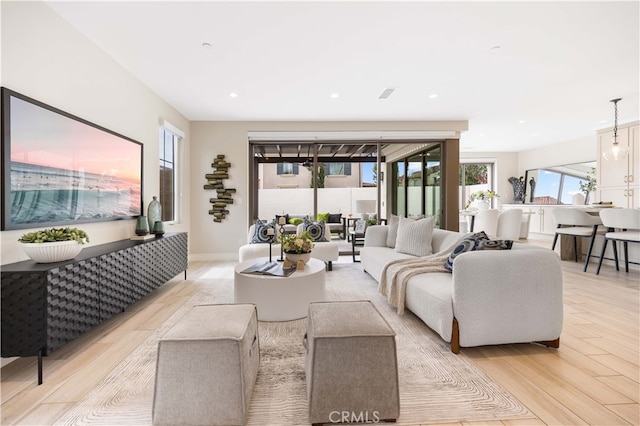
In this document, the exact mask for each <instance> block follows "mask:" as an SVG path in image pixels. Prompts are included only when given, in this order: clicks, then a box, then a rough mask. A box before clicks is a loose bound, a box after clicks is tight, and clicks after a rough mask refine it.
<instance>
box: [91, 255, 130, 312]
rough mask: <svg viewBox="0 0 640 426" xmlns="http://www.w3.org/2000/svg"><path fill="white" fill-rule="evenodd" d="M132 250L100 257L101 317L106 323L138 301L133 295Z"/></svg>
mask: <svg viewBox="0 0 640 426" xmlns="http://www.w3.org/2000/svg"><path fill="white" fill-rule="evenodd" d="M132 251H133V249H132V248H127V249H124V250H119V251H115V252H112V253H108V254H105V255H104V256H100V257H99V265H100V316H101V319H102V320H103V321H104V320H106V319H109V318H111V317H112V316H113V315H115V314H117V313H120V312H122V311H124V309H125V308H126V307H127V306H129V305H130V304H132V303H133V302H134V301H136V298H135V297H134V293H133V289H132V287H133V271H132V270H131V265H132V264H131V262H132V260H133V255H132Z"/></svg>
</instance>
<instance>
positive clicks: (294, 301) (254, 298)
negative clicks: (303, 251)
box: [233, 257, 325, 321]
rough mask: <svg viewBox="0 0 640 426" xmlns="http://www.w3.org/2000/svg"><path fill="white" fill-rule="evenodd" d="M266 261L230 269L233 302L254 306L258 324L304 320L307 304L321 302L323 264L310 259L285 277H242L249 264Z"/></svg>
mask: <svg viewBox="0 0 640 426" xmlns="http://www.w3.org/2000/svg"><path fill="white" fill-rule="evenodd" d="M267 260H268V259H267V258H264V257H261V258H258V259H250V260H246V261H244V262H241V263H239V264H237V265H236V267H235V268H234V283H233V294H234V300H235V303H255V305H256V307H257V309H258V320H260V321H291V320H294V319H299V318H304V317H306V316H307V313H308V311H309V303H311V302H322V301H324V300H325V282H324V274H325V272H324V271H325V265H324V262H322V261H320V260H318V259H314V258H311V259H309V262H307V264H306V265H305V268H304V270H302V271H295V272H294V273H293V274H291V275H289V276H288V277H274V276H272V275H261V274H243V273H242V271H244V270H245V269H247V268H248V267H250V266H251V265H253V264H256V263H263V262H265V261H267Z"/></svg>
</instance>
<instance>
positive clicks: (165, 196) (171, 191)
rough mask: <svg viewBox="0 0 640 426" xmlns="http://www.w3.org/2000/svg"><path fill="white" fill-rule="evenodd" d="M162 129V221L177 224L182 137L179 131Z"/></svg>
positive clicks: (168, 127)
mask: <svg viewBox="0 0 640 426" xmlns="http://www.w3.org/2000/svg"><path fill="white" fill-rule="evenodd" d="M171 127H172V126H165V127H161V128H160V197H159V198H160V205H161V206H162V221H163V222H175V221H177V220H178V217H177V211H178V208H177V204H178V170H177V164H178V152H179V143H180V140H181V139H182V135H181V133H182V132H180V131H179V130H178V129H174V128H171Z"/></svg>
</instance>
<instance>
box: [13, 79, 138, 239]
mask: <svg viewBox="0 0 640 426" xmlns="http://www.w3.org/2000/svg"><path fill="white" fill-rule="evenodd" d="M1 91H2V134H1V138H2V141H1V142H2V220H1V226H2V230H3V231H4V230H11V229H25V228H36V227H45V226H61V225H75V224H79V223H89V222H104V221H112V220H122V219H132V218H135V217H138V216H141V215H142V214H143V213H142V212H143V210H142V209H143V206H142V200H143V188H144V185H143V160H144V150H143V148H144V146H143V144H142V143H140V142H138V141H136V140H134V139H131V138H128V137H126V136H123V135H121V134H119V133H116V132H114V131H111V130H109V129H106V128H104V127H101V126H99V125H97V124H94V123H91V122H89V121H87V120H84V119H82V118H80V117H77V116H75V115H72V114H69V113H67V112H65V111H62V110H60V109H58V108H55V107H52V106H50V105H47V104H45V103H43V102H40V101H37V100H35V99H32V98H30V97H28V96H25V95H22V94H20V93H17V92H14V91H12V90H10V89H8V88H6V87H3V88H2V89H1Z"/></svg>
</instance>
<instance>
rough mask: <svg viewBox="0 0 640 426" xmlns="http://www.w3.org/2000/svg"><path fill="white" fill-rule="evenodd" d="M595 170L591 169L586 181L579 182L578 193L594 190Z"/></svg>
mask: <svg viewBox="0 0 640 426" xmlns="http://www.w3.org/2000/svg"><path fill="white" fill-rule="evenodd" d="M596 184H597V181H596V168H595V167H592V168H591V170H590V171H589V173H587V181H586V182H583V181H582V180H581V181H580V191H582V192H586V193H589V192H593V191H595V190H596Z"/></svg>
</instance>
